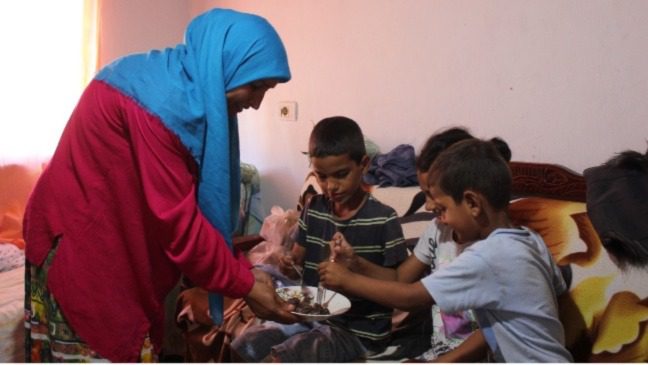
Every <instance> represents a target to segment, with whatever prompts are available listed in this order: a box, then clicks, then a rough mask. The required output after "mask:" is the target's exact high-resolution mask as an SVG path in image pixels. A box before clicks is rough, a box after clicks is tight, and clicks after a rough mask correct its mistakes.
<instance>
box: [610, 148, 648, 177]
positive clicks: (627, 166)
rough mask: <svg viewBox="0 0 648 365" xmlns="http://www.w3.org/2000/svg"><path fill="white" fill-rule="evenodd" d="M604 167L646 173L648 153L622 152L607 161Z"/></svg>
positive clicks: (647, 170)
mask: <svg viewBox="0 0 648 365" xmlns="http://www.w3.org/2000/svg"><path fill="white" fill-rule="evenodd" d="M605 165H606V166H610V167H617V168H620V169H623V170H630V171H639V172H648V151H646V153H645V154H642V153H639V152H637V151H632V150H627V151H623V152H621V153H619V154H617V155H616V156H614V157H612V158H611V159H610V160H608V161H607V162H606V163H605Z"/></svg>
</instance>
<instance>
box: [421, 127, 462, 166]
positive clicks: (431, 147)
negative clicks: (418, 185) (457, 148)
mask: <svg viewBox="0 0 648 365" xmlns="http://www.w3.org/2000/svg"><path fill="white" fill-rule="evenodd" d="M470 138H474V137H473V136H472V134H470V132H468V131H467V130H466V129H464V128H460V127H455V128H450V129H447V130H445V131H443V132H439V133H436V134H433V135H432V136H430V138H428V140H427V142H425V145H423V149H421V153H420V154H419V155H418V156H417V157H416V170H418V171H428V170H429V169H430V166H432V162H434V160H435V159H436V158H437V156H439V153H441V152H442V151H443V150H445V149H446V148H448V147H449V146H451V145H453V144H455V143H457V142H459V141H463V140H466V139H470Z"/></svg>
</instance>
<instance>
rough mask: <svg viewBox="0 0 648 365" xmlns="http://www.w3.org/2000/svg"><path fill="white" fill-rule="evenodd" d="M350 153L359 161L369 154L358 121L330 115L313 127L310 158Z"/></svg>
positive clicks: (309, 144)
mask: <svg viewBox="0 0 648 365" xmlns="http://www.w3.org/2000/svg"><path fill="white" fill-rule="evenodd" d="M345 154H347V155H349V158H350V159H351V160H353V161H355V162H357V163H360V162H362V159H363V158H364V156H366V155H367V150H366V149H365V144H364V137H363V136H362V130H361V129H360V126H359V125H358V123H356V122H355V121H354V120H353V119H350V118H347V117H341V116H336V117H329V118H324V119H322V120H320V121H319V122H318V123H317V124H316V125H315V128H313V131H312V132H311V135H310V140H309V143H308V155H309V157H310V158H313V157H317V158H321V157H328V156H340V155H345Z"/></svg>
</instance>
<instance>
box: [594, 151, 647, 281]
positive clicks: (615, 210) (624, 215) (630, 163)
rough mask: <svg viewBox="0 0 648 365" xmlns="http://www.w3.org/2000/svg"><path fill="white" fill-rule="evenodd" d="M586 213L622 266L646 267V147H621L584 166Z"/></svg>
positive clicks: (606, 247) (603, 243)
mask: <svg viewBox="0 0 648 365" xmlns="http://www.w3.org/2000/svg"><path fill="white" fill-rule="evenodd" d="M584 175H585V181H586V184H587V213H588V215H589V217H590V220H591V222H592V225H593V226H594V229H595V230H596V232H597V234H598V236H599V238H600V239H601V244H602V245H603V247H604V248H605V250H607V251H608V253H609V254H610V255H611V256H613V257H614V258H615V261H616V263H617V264H618V265H619V267H620V268H621V269H626V268H627V267H636V268H648V229H646V226H645V222H646V219H647V218H648V203H646V201H647V200H648V151H646V153H645V154H641V153H639V152H637V151H631V150H627V151H623V152H621V153H619V154H617V155H615V156H614V157H612V158H611V159H609V160H608V161H607V162H605V163H604V164H603V165H601V166H598V167H593V168H589V169H586V170H585V172H584Z"/></svg>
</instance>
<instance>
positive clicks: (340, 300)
mask: <svg viewBox="0 0 648 365" xmlns="http://www.w3.org/2000/svg"><path fill="white" fill-rule="evenodd" d="M304 290H307V293H310V295H311V296H312V297H313V301H314V300H315V296H316V295H317V287H314V286H304V287H301V286H286V287H283V288H278V289H277V295H279V297H281V299H283V300H288V299H290V298H299V300H300V301H301V300H302V298H303V297H304ZM331 297H333V299H331ZM329 299H331V301H330V302H329V303H328V310H329V312H331V313H330V314H306V313H299V312H292V313H293V314H295V315H297V316H299V317H302V318H303V319H304V320H307V321H323V320H326V319H328V318H331V317H334V316H339V315H340V314H343V313H344V312H346V311H348V310H349V308H351V302H350V301H349V299H348V298H347V297H345V296H344V295H342V294H340V293H336V292H334V291H333V290H328V289H327V290H326V293H325V294H324V300H322V303H326V301H327V300H329Z"/></svg>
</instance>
